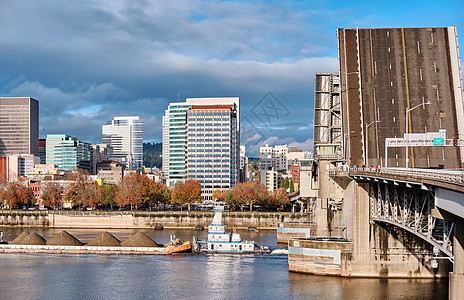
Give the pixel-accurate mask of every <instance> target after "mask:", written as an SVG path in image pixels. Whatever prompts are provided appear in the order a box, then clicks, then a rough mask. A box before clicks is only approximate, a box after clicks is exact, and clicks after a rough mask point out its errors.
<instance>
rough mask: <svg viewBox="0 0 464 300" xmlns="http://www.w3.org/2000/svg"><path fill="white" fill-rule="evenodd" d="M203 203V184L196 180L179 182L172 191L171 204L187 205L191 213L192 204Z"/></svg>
mask: <svg viewBox="0 0 464 300" xmlns="http://www.w3.org/2000/svg"><path fill="white" fill-rule="evenodd" d="M196 201H198V202H201V184H200V183H199V182H198V181H195V180H187V181H185V182H177V183H176V185H175V186H174V189H173V190H172V194H171V203H172V204H174V205H179V206H182V205H184V204H187V206H188V210H189V211H190V204H191V203H192V202H196Z"/></svg>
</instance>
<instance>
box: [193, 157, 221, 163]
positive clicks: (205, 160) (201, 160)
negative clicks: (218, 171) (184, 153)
mask: <svg viewBox="0 0 464 300" xmlns="http://www.w3.org/2000/svg"><path fill="white" fill-rule="evenodd" d="M188 161H189V162H206V163H208V162H229V160H228V159H190V158H189V160H188Z"/></svg>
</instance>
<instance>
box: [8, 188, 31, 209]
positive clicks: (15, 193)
mask: <svg viewBox="0 0 464 300" xmlns="http://www.w3.org/2000/svg"><path fill="white" fill-rule="evenodd" d="M1 197H2V199H3V200H4V201H3V202H4V203H5V204H6V205H8V206H9V207H10V209H11V208H12V207H14V206H19V207H23V206H30V205H32V204H33V203H34V202H35V198H34V193H33V192H32V190H31V189H29V188H28V187H27V186H25V185H23V184H20V183H17V182H8V183H7V184H6V185H5V186H4V188H3V190H2V193H1Z"/></svg>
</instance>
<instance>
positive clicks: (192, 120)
mask: <svg viewBox="0 0 464 300" xmlns="http://www.w3.org/2000/svg"><path fill="white" fill-rule="evenodd" d="M239 151H240V145H239V141H238V139H237V110H236V108H235V106H234V105H194V106H192V107H191V108H189V110H188V111H187V151H186V158H187V178H188V179H193V180H196V181H199V182H200V183H201V186H202V197H203V199H205V200H214V199H212V196H213V191H214V190H215V189H219V190H225V189H228V188H231V187H233V186H235V184H236V183H237V181H238V174H239V163H238V158H239V153H240V152H239Z"/></svg>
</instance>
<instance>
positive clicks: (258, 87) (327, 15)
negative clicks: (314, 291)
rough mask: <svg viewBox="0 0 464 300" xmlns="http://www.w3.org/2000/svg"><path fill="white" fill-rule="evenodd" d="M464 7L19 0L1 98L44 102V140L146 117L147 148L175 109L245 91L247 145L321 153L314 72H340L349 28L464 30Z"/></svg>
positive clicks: (5, 33) (92, 138)
mask: <svg viewBox="0 0 464 300" xmlns="http://www.w3.org/2000/svg"><path fill="white" fill-rule="evenodd" d="M462 9H463V4H462V3H460V2H458V1H454V2H451V3H448V5H446V6H445V5H442V6H437V5H434V4H433V3H432V2H430V3H427V2H426V3H424V2H418V1H413V2H408V3H407V5H401V6H400V5H395V4H394V3H392V4H390V5H384V4H380V3H379V4H378V3H371V2H368V1H358V2H352V3H343V2H341V1H340V2H337V1H335V2H318V3H311V2H299V1H285V2H268V1H265V2H261V3H258V4H252V3H250V2H247V1H241V2H235V3H231V2H223V1H188V2H176V3H164V2H152V3H151V4H146V3H145V4H141V3H131V4H124V3H121V2H112V5H108V4H106V3H104V2H92V1H89V2H82V3H80V4H79V5H77V6H73V5H67V6H66V7H64V6H56V5H53V3H52V2H51V1H46V0H44V1H40V3H28V4H24V3H22V2H21V1H15V2H9V3H4V4H3V5H2V11H1V12H0V17H1V19H2V20H3V22H5V23H6V24H9V25H8V26H1V27H0V33H1V34H0V40H1V41H2V45H4V47H2V49H0V53H1V55H0V94H1V95H2V96H23V97H33V98H34V99H37V100H39V101H40V102H41V108H42V109H41V110H40V120H41V123H40V134H41V137H44V136H45V135H46V134H47V133H56V132H66V133H68V134H70V135H72V136H77V137H80V138H82V139H83V140H86V141H89V142H92V143H98V141H99V139H100V136H99V135H100V132H99V128H100V126H101V125H102V124H104V123H105V122H106V120H108V119H111V118H112V117H113V116H115V115H121V113H120V112H121V111H124V114H125V115H140V117H141V118H142V119H143V120H144V122H145V124H146V131H145V132H144V133H145V134H144V136H145V141H146V142H160V141H161V139H162V137H161V127H162V124H161V116H162V115H163V112H164V110H165V109H166V107H167V105H168V103H171V102H174V101H176V100H177V99H179V100H180V101H183V100H184V99H186V98H190V97H228V96H239V97H240V98H241V99H242V119H243V120H245V121H249V122H248V123H251V124H248V126H249V127H253V128H254V129H255V130H256V131H257V132H258V134H259V135H260V136H261V137H260V138H259V139H257V140H256V139H255V140H253V139H250V140H249V141H246V142H245V143H243V144H244V145H247V146H249V143H251V142H253V141H255V142H256V141H258V142H259V143H260V144H265V143H268V144H270V145H276V144H277V145H279V144H289V145H291V146H297V147H299V148H302V149H304V150H311V148H312V137H313V129H312V124H313V123H312V122H313V113H314V106H313V98H314V74H315V73H316V72H337V71H338V59H337V42H336V28H337V27H343V28H356V27H360V28H370V27H376V28H379V27H428V26H430V27H445V26H453V25H457V30H458V35H459V33H460V32H461V30H462V28H463V26H464V24H463V22H462V17H460V16H459V12H460V11H463V10H462ZM18 11H21V13H18ZM44 20H47V21H44ZM424 20H426V21H424ZM461 43H462V41H461ZM24 45H27V47H25V46H24ZM268 92H271V93H272V95H273V96H274V97H275V99H277V100H278V101H279V103H282V104H285V108H286V109H287V111H285V114H282V115H280V116H279V118H277V119H274V120H272V122H265V120H264V121H263V120H259V119H258V118H256V115H257V114H258V113H257V109H258V110H259V109H260V108H261V107H260V106H259V104H260V103H262V102H260V101H261V100H262V99H263V98H264V97H265V96H266V95H267V93H268ZM268 121H269V120H268ZM244 125H247V124H246V122H245V124H244ZM289 132H291V134H289ZM255 148H256V147H255ZM248 149H249V150H250V152H251V154H252V156H256V153H257V149H254V148H253V147H248ZM253 150H254V155H253Z"/></svg>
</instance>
